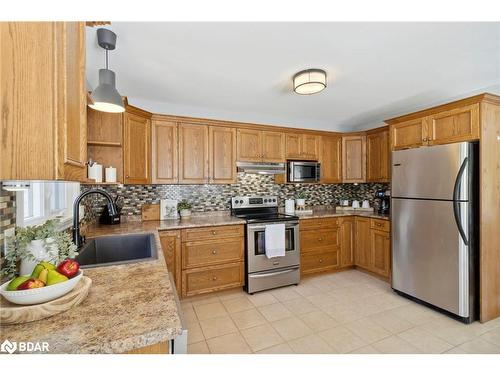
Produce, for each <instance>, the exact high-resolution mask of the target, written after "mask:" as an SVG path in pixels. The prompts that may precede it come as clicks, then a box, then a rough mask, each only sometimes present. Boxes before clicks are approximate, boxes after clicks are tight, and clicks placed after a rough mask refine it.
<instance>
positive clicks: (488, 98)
mask: <svg viewBox="0 0 500 375" xmlns="http://www.w3.org/2000/svg"><path fill="white" fill-rule="evenodd" d="M481 102H487V103H492V104H497V105H500V96H498V95H495V94H490V93H483V94H479V95H475V96H471V97H469V98H465V99H460V100H455V101H453V102H450V103H446V104H441V105H438V106H435V107H431V108H426V109H423V110H421V111H417V112H412V113H409V114H406V115H403V116H398V117H393V118H390V119H388V120H385V121H384V122H385V123H386V124H388V125H392V124H397V123H399V122H403V121H409V120H415V119H417V118H421V117H426V116H430V115H433V114H436V113H438V112H442V111H448V110H450V109H454V108H456V107H462V106H466V105H470V104H475V103H481Z"/></svg>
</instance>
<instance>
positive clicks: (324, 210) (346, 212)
mask: <svg viewBox="0 0 500 375" xmlns="http://www.w3.org/2000/svg"><path fill="white" fill-rule="evenodd" d="M312 211H313V212H312V213H302V214H297V216H298V217H299V218H300V219H320V218H322V217H342V216H363V217H371V218H374V219H384V220H390V217H389V215H388V214H379V213H377V212H375V211H362V210H355V209H344V208H343V209H341V210H339V209H337V208H336V207H334V206H320V207H312ZM295 212H297V211H295Z"/></svg>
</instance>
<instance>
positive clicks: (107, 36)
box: [89, 29, 125, 113]
mask: <svg viewBox="0 0 500 375" xmlns="http://www.w3.org/2000/svg"><path fill="white" fill-rule="evenodd" d="M97 42H98V43H99V46H101V47H102V48H104V49H105V50H106V68H105V69H99V86H97V87H96V88H95V90H94V91H92V94H90V98H91V99H92V102H93V103H91V104H89V107H90V108H92V109H95V110H97V111H102V112H111V113H119V112H124V111H125V106H124V105H123V100H122V96H121V95H120V94H119V93H118V91H117V90H116V77H115V72H113V71H112V70H110V69H108V51H110V50H114V49H115V47H116V34H115V33H114V32H112V31H111V30H108V29H98V30H97Z"/></svg>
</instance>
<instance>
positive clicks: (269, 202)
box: [231, 195, 278, 208]
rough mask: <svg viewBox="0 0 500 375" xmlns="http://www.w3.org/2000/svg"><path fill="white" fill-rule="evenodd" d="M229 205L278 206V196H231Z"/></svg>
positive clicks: (236, 206) (243, 206)
mask: <svg viewBox="0 0 500 375" xmlns="http://www.w3.org/2000/svg"><path fill="white" fill-rule="evenodd" d="M231 207H232V208H250V207H278V197H277V196H275V195H267V196H248V197H234V198H231Z"/></svg>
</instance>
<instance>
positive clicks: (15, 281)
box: [7, 276, 30, 291]
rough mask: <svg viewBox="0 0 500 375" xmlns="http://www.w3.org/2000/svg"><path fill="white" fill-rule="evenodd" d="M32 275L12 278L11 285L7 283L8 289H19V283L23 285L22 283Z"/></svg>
mask: <svg viewBox="0 0 500 375" xmlns="http://www.w3.org/2000/svg"><path fill="white" fill-rule="evenodd" d="M29 279H30V277H29V276H18V277H16V278H14V279H12V281H11V282H10V283H9V285H7V290H9V291H13V290H17V287H18V286H19V285H21V284H22V283H24V282H25V281H26V280H29Z"/></svg>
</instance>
